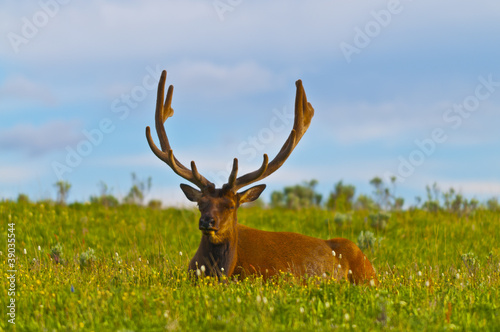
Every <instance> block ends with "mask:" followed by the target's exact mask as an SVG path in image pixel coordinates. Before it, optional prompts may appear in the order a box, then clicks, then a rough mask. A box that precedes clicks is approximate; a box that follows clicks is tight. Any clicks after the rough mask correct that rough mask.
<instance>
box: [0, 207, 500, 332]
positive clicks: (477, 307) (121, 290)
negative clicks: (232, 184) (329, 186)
mask: <svg viewBox="0 0 500 332" xmlns="http://www.w3.org/2000/svg"><path fill="white" fill-rule="evenodd" d="M334 216H335V215H334V212H331V211H326V210H321V209H308V210H301V211H290V210H281V209H262V208H258V207H253V208H247V209H245V208H242V209H240V211H239V222H241V223H243V224H245V225H248V226H251V227H255V228H259V229H263V230H280V231H285V230H286V231H293V232H300V233H303V234H307V235H311V236H315V237H320V238H332V237H346V238H348V239H351V240H353V241H354V242H357V239H358V236H359V234H360V233H361V231H365V232H366V231H371V232H373V233H374V235H375V237H376V238H377V239H379V240H378V241H376V244H375V245H374V246H373V247H372V248H368V249H365V250H364V251H365V253H366V254H367V255H368V257H369V258H370V260H371V261H372V262H373V264H374V266H375V268H376V269H377V273H378V277H379V281H380V284H379V285H378V286H377V287H368V286H353V285H350V284H348V283H346V282H340V283H339V282H334V281H331V280H327V279H323V278H309V279H307V280H303V281H298V280H293V279H291V278H289V277H287V276H283V277H282V278H280V279H279V280H277V281H275V282H269V283H266V282H263V281H262V280H261V279H259V278H256V279H251V280H250V279H249V280H245V281H243V282H236V281H230V282H228V283H220V282H217V281H215V280H213V279H210V278H207V279H204V280H201V281H196V282H195V281H193V279H192V278H190V276H189V275H188V273H187V271H186V270H187V264H188V262H189V259H190V257H191V256H192V255H193V254H194V252H195V250H196V248H197V246H198V242H199V239H200V236H201V234H200V232H199V231H198V229H197V226H198V212H197V211H195V210H177V209H164V210H152V209H147V208H142V207H137V206H123V205H122V206H119V207H117V208H109V209H107V208H105V207H102V206H99V205H83V204H73V205H72V206H67V207H65V206H59V205H52V204H47V203H45V204H43V203H35V204H31V203H13V202H1V203H0V218H1V220H2V223H1V228H0V234H1V241H2V242H3V244H2V245H1V248H2V249H0V250H1V251H2V255H1V256H0V261H1V262H2V271H3V274H4V278H3V281H2V286H1V289H0V292H1V306H2V313H4V314H2V319H1V321H0V329H1V330H17V331H42V330H43V331H53V330H55V331H66V330H83V331H164V330H178V331H202V330H203V331H212V330H230V331H284V330H307V331H329V330H332V329H340V330H359V331H367V330H375V331H376V330H388V329H393V330H404V331H406V330H413V331H422V330H430V331H434V330H468V331H474V330H477V331H488V330H489V331H499V330H500V245H499V243H500V230H499V226H500V214H499V213H494V212H491V211H484V210H477V211H475V212H474V213H473V214H472V215H470V216H467V217H465V216H463V217H459V216H457V215H456V214H451V213H445V212H439V213H429V212H425V211H422V210H413V211H404V212H394V213H392V214H391V217H390V219H389V221H388V224H387V227H386V228H385V229H374V228H373V227H372V226H371V224H370V222H369V218H368V212H364V211H356V212H354V213H353V215H352V219H351V221H349V222H347V223H345V224H344V225H339V224H338V223H335V222H334ZM9 224H11V226H13V227H9ZM12 224H14V225H12ZM13 228H14V229H13ZM9 229H10V230H9ZM12 233H14V234H15V256H16V261H15V271H16V272H15V278H16V279H15V283H14V284H15V294H12V289H11V290H10V291H9V287H10V288H11V286H12V284H11V283H9V280H10V281H12V280H11V279H7V278H8V277H9V276H11V273H9V272H7V271H8V270H9V269H10V267H9V261H8V249H7V241H8V239H9V234H12ZM89 248H90V249H89ZM9 293H10V295H9ZM11 299H15V320H14V322H15V325H13V324H11V323H9V321H8V320H9V319H12V318H11V317H12V316H11V317H9V316H8V315H6V314H5V313H8V312H9V310H10V309H9V308H7V306H8V305H9V303H11V302H10V301H11Z"/></svg>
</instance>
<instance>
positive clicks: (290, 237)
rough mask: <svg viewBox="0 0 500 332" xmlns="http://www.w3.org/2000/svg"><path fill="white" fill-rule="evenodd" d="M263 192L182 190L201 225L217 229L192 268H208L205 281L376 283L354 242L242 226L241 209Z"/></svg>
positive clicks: (202, 245) (207, 234)
mask: <svg viewBox="0 0 500 332" xmlns="http://www.w3.org/2000/svg"><path fill="white" fill-rule="evenodd" d="M264 188H265V187H264V186H256V187H253V188H250V189H249V190H247V191H246V192H244V193H242V194H233V193H232V192H226V193H224V191H223V190H215V191H214V192H213V193H212V194H209V193H202V192H199V191H198V190H196V189H194V188H191V187H189V186H186V185H183V191H184V192H185V193H186V196H187V197H188V198H189V199H191V200H194V201H197V202H198V205H199V209H200V212H201V216H202V217H201V218H200V220H201V219H203V218H207V217H208V218H213V219H214V220H215V224H214V228H215V229H217V230H216V231H210V232H207V231H204V232H203V235H202V238H201V242H200V246H199V247H198V250H197V251H196V254H195V255H194V257H193V258H192V259H191V262H190V264H189V269H190V270H194V271H198V273H200V268H201V266H204V267H205V274H206V275H212V276H222V275H225V276H228V277H232V276H237V277H238V278H239V279H243V278H245V277H247V276H249V275H262V276H263V277H264V278H266V279H267V278H269V277H272V276H275V275H277V274H279V273H280V272H288V273H291V274H292V275H294V276H304V275H306V274H307V275H308V276H313V275H323V274H326V275H329V276H331V277H333V278H335V279H336V280H340V279H347V280H349V281H350V282H352V283H356V284H359V283H364V282H367V281H370V280H372V279H373V280H374V281H376V274H375V271H374V269H373V266H372V265H371V263H370V261H369V260H368V259H367V258H366V256H365V255H364V254H363V252H362V251H361V250H360V249H359V248H358V247H357V246H356V245H355V244H354V243H353V242H352V241H350V240H347V239H343V238H336V239H330V240H322V239H317V238H314V237H310V236H306V235H302V234H298V233H290V232H266V231H261V230H258V229H254V228H250V227H247V226H244V225H241V224H238V223H237V216H236V210H237V207H239V205H240V204H241V203H244V202H245V201H248V199H249V198H248V197H250V196H251V197H250V199H252V200H254V199H256V198H257V197H258V195H259V194H260V193H261V192H262V190H264ZM222 207H224V208H222ZM200 222H201V221H200ZM332 251H334V252H335V255H334V254H333V252H332ZM339 265H340V266H339ZM349 271H351V272H349Z"/></svg>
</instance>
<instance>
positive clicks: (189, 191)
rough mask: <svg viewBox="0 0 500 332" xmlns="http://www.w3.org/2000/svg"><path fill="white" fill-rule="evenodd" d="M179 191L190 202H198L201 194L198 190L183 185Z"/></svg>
mask: <svg viewBox="0 0 500 332" xmlns="http://www.w3.org/2000/svg"><path fill="white" fill-rule="evenodd" d="M181 189H182V191H183V192H184V195H186V197H187V199H189V200H190V201H191V202H198V201H199V200H200V198H201V195H202V193H201V191H199V190H198V189H194V188H193V187H191V186H188V185H187V184H184V183H181Z"/></svg>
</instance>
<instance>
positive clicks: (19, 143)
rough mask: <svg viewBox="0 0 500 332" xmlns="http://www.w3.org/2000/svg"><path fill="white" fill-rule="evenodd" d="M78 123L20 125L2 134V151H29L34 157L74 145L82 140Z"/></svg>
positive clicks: (54, 122)
mask: <svg viewBox="0 0 500 332" xmlns="http://www.w3.org/2000/svg"><path fill="white" fill-rule="evenodd" d="M82 137H83V136H82V132H81V128H80V124H79V122H78V121H61V120H54V121H50V122H46V123H44V124H42V125H39V126H35V125H33V124H19V125H17V126H14V127H12V128H8V129H4V130H2V132H1V133H0V149H4V150H15V151H18V150H21V151H27V152H28V153H29V154H30V155H32V156H38V155H43V154H46V153H49V152H51V151H53V150H59V149H63V148H65V147H66V146H67V145H73V144H75V143H77V142H79V141H80V140H81V139H82Z"/></svg>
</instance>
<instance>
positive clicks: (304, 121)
mask: <svg viewBox="0 0 500 332" xmlns="http://www.w3.org/2000/svg"><path fill="white" fill-rule="evenodd" d="M295 85H296V87H297V92H296V95H295V117H294V123H293V129H292V131H291V132H290V135H289V136H288V138H287V140H286V141H285V144H283V147H282V148H281V150H280V152H278V154H277V155H276V157H274V159H273V160H272V161H271V162H270V163H268V157H267V155H266V154H264V162H263V163H262V166H261V167H260V168H259V169H258V170H256V171H254V172H252V173H248V174H245V175H243V176H241V177H239V178H237V179H236V181H231V179H232V177H233V176H236V173H235V169H234V165H233V171H232V172H231V176H230V177H229V179H230V181H229V182H228V184H227V185H228V186H230V187H231V188H232V190H233V191H237V190H238V189H240V188H242V187H245V186H247V185H249V184H251V183H253V182H256V181H259V180H262V179H264V178H266V177H268V176H269V175H271V174H272V173H274V172H275V171H276V170H277V169H278V168H280V167H281V165H283V163H284V162H285V161H286V160H287V159H288V157H289V156H290V154H291V153H292V151H293V149H294V148H295V146H297V144H298V143H299V141H300V139H301V138H302V136H304V134H305V132H306V131H307V129H308V128H309V125H310V124H311V119H312V117H313V116H314V108H313V107H312V105H311V104H310V103H308V102H307V97H306V92H305V91H304V87H303V86H302V81H301V80H298V81H297V82H295ZM236 168H237V164H236ZM236 172H237V170H236ZM231 184H233V185H231Z"/></svg>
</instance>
